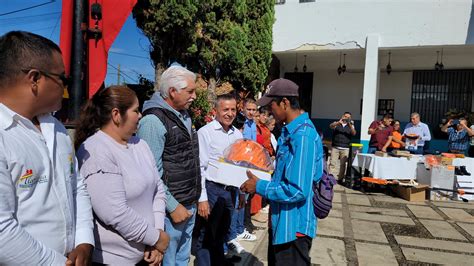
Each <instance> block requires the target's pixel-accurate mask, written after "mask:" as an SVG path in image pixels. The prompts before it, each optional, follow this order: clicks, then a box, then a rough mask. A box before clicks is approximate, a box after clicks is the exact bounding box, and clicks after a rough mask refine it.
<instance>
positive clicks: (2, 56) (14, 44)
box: [0, 31, 61, 85]
mask: <svg viewBox="0 0 474 266" xmlns="http://www.w3.org/2000/svg"><path fill="white" fill-rule="evenodd" d="M53 52H58V53H61V49H60V48H59V46H58V45H57V44H55V43H54V42H52V41H51V40H48V39H46V38H45V37H43V36H40V35H37V34H34V33H30V32H25V31H10V32H8V33H6V34H5V35H3V36H1V37H0V83H2V85H6V83H7V84H8V83H10V82H11V81H13V80H14V79H15V78H16V77H17V76H18V75H20V73H21V70H22V69H28V68H37V69H39V70H43V71H47V70H48V66H49V65H51V62H52V56H53Z"/></svg>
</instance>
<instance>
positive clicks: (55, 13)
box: [0, 11, 61, 21]
mask: <svg viewBox="0 0 474 266" xmlns="http://www.w3.org/2000/svg"><path fill="white" fill-rule="evenodd" d="M60 13H61V11H57V12H51V13H43V14H37V15H29V16H21V17H13V18H1V19H0V21H9V20H18V19H31V18H36V17H44V16H54V15H57V14H60Z"/></svg>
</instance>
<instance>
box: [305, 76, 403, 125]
mask: <svg viewBox="0 0 474 266" xmlns="http://www.w3.org/2000/svg"><path fill="white" fill-rule="evenodd" d="M411 83H412V73H411V72H401V73H391V74H390V75H387V74H386V73H381V75H380V85H379V99H394V100H395V114H394V115H395V118H396V119H399V120H402V121H408V120H409V116H410V104H411ZM363 86H364V75H363V73H344V74H342V75H340V76H338V75H337V72H335V71H328V70H320V71H316V72H314V80H313V105H312V114H311V117H313V118H322V119H335V118H337V117H339V116H341V115H342V113H343V112H345V111H348V112H351V113H352V117H353V118H354V119H356V120H359V119H360V118H361V116H360V99H362V89H363Z"/></svg>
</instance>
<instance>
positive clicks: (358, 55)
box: [273, 0, 474, 150]
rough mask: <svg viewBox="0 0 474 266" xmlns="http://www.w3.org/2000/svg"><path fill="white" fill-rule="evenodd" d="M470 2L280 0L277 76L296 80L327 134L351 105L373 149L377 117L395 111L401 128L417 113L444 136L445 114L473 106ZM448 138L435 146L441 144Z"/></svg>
mask: <svg viewBox="0 0 474 266" xmlns="http://www.w3.org/2000/svg"><path fill="white" fill-rule="evenodd" d="M473 7H474V6H473V0H286V1H282V0H280V1H279V0H276V5H275V18H276V21H275V24H274V27H273V53H274V55H275V56H276V58H278V61H279V71H280V72H279V75H280V77H287V78H290V79H293V80H295V81H297V83H299V84H300V87H302V88H301V89H302V91H301V92H300V94H302V95H304V96H303V99H304V100H303V102H304V101H306V103H305V104H304V107H305V109H307V111H310V113H311V117H312V118H313V120H314V121H315V124H316V126H317V127H318V128H321V129H322V130H323V132H324V133H325V134H330V130H329V128H328V125H329V123H331V122H333V121H334V120H338V119H339V118H340V116H341V115H342V114H343V113H344V112H346V111H348V112H351V113H352V115H353V118H354V120H355V121H356V125H357V130H358V131H359V132H360V140H361V143H364V144H366V145H365V146H367V144H368V141H369V139H370V136H369V135H368V134H367V129H368V127H369V124H370V123H371V122H372V121H373V120H375V119H379V118H380V117H381V116H382V115H383V114H384V113H386V112H390V113H393V115H394V117H395V119H398V120H401V121H402V124H405V123H407V122H408V121H409V116H410V113H411V112H419V113H420V114H421V120H422V121H425V122H427V123H428V124H429V125H430V128H431V130H432V133H433V135H434V136H435V138H442V136H441V137H439V136H440V135H439V123H441V119H442V118H443V117H445V113H446V112H447V111H449V110H450V109H456V110H458V111H465V112H472V111H473V107H474V104H473V97H472V90H473V87H474V14H473V13H472V11H473ZM388 63H390V66H391V71H388V72H390V73H388V72H387V65H388ZM436 63H438V66H439V65H440V64H442V65H443V68H442V70H435V64H436ZM344 66H345V68H344ZM339 67H340V68H339ZM338 68H339V70H341V69H342V68H344V69H345V71H344V72H341V71H339V72H340V73H338ZM295 70H296V71H295ZM304 70H305V71H304ZM326 137H327V135H326ZM444 142H445V141H437V140H433V141H432V144H433V147H435V148H436V149H441V150H442V149H443V148H444V147H443V143H444ZM440 145H441V146H440Z"/></svg>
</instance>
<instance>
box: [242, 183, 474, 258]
mask: <svg viewBox="0 0 474 266" xmlns="http://www.w3.org/2000/svg"><path fill="white" fill-rule="evenodd" d="M261 225H263V224H261ZM257 234H258V237H259V240H258V241H257V242H242V244H243V245H244V246H245V248H246V250H247V251H249V253H247V254H245V255H244V256H243V257H242V261H241V262H240V263H239V264H238V265H267V261H266V257H267V255H266V254H267V245H268V241H267V239H268V236H267V231H266V230H261V231H257ZM311 258H312V262H313V264H315V265H318V264H321V265H346V264H350V265H357V264H359V265H399V264H447V265H474V203H463V202H454V201H450V202H447V201H443V202H433V201H425V202H408V201H405V200H403V199H399V198H394V197H391V196H387V195H385V194H382V193H362V192H359V191H354V190H351V189H346V188H344V187H340V186H338V187H336V193H335V199H334V209H333V210H332V211H331V214H330V216H329V217H328V218H326V219H324V220H319V224H318V237H317V238H316V239H315V240H314V241H313V247H312V249H311Z"/></svg>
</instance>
